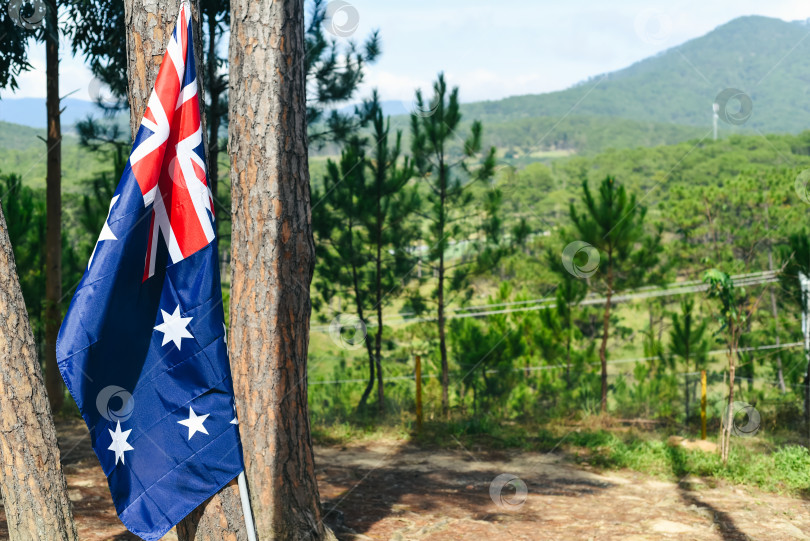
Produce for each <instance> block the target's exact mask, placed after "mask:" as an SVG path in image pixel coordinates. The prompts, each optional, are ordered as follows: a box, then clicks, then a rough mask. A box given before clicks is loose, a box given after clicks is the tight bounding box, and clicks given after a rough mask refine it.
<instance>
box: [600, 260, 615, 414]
mask: <svg viewBox="0 0 810 541" xmlns="http://www.w3.org/2000/svg"><path fill="white" fill-rule="evenodd" d="M607 286H608V290H607V294H606V295H605V314H604V316H603V317H602V343H601V345H600V346H599V362H600V363H601V364H602V406H601V409H602V413H606V412H607V380H608V378H607V342H608V334H609V331H610V300H611V298H612V297H613V251H612V250H611V249H608V271H607Z"/></svg>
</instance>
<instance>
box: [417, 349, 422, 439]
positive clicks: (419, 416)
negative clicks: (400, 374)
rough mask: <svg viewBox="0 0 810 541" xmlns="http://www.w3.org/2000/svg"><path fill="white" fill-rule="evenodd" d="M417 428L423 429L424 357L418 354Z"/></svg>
mask: <svg viewBox="0 0 810 541" xmlns="http://www.w3.org/2000/svg"><path fill="white" fill-rule="evenodd" d="M416 429H417V430H418V431H419V432H421V431H422V358H421V357H420V356H419V355H417V356H416Z"/></svg>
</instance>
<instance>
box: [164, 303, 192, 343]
mask: <svg viewBox="0 0 810 541" xmlns="http://www.w3.org/2000/svg"><path fill="white" fill-rule="evenodd" d="M160 312H161V314H163V323H161V324H160V325H157V326H156V327H155V330H156V331H160V332H162V333H163V343H162V344H160V345H161V346H165V345H166V344H168V343H169V342H174V345H175V346H177V349H180V342H181V340H182V339H183V338H194V337H193V336H192V335H191V333H190V332H188V329H187V328H186V327H187V326H188V324H189V322H190V321H191V320H192V319H194V318H191V317H180V305H179V304H178V305H177V308H175V309H174V313H172V314H169V313H168V312H166V311H164V310H163V309H162V308H161V309H160Z"/></svg>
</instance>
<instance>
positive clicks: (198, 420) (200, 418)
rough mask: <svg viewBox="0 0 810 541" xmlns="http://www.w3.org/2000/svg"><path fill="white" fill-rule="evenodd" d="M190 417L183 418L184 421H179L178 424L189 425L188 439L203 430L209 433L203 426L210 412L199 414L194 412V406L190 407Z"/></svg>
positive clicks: (206, 433)
mask: <svg viewBox="0 0 810 541" xmlns="http://www.w3.org/2000/svg"><path fill="white" fill-rule="evenodd" d="M188 412H189V415H188V419H183V420H182V421H177V423H178V424H181V425H183V426H187V427H188V439H191V436H193V435H194V434H196V433H197V432H202V433H203V434H205V435H208V431H207V430H206V429H205V427H204V426H203V423H204V422H205V420H206V419H208V415H209V414H208V413H206V414H205V415H197V414H196V413H194V410H193V409H192V408H188Z"/></svg>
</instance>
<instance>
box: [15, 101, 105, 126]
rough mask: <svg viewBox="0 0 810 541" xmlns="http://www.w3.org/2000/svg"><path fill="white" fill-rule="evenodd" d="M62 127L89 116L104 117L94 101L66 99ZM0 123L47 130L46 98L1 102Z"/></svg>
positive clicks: (63, 105)
mask: <svg viewBox="0 0 810 541" xmlns="http://www.w3.org/2000/svg"><path fill="white" fill-rule="evenodd" d="M62 107H64V108H65V110H64V112H63V113H62V125H63V126H65V127H68V126H72V125H73V124H75V123H76V122H78V121H79V120H84V119H85V118H87V116H88V115H92V116H94V117H96V118H99V117H101V116H102V114H103V112H102V111H101V109H100V108H99V107H98V106H97V105H96V104H95V103H94V102H92V101H86V100H77V99H74V98H65V99H63V100H62ZM0 121H2V122H10V123H12V124H21V125H23V126H29V127H31V128H45V127H47V125H48V123H47V120H46V116H45V98H5V99H2V100H0Z"/></svg>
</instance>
